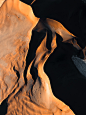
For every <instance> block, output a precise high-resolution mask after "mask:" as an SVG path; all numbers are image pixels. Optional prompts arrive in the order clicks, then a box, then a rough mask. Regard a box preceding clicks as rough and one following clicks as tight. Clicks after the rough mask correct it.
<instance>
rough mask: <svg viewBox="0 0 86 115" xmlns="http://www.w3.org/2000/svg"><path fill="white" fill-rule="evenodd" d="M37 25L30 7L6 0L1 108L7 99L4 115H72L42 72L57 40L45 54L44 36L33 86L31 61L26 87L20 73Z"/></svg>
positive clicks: (0, 19)
mask: <svg viewBox="0 0 86 115" xmlns="http://www.w3.org/2000/svg"><path fill="white" fill-rule="evenodd" d="M2 12H3V13H2ZM38 21H39V18H36V17H35V16H34V14H33V11H32V9H31V7H30V6H29V5H26V4H24V3H22V2H20V1H18V0H7V1H5V2H4V4H3V5H2V6H1V8H0V104H1V103H2V102H3V100H5V99H6V98H7V97H8V102H7V103H8V108H7V114H6V115H74V113H73V111H72V110H71V109H70V108H69V106H67V105H66V104H64V103H63V102H62V101H60V100H59V99H57V98H56V97H55V96H54V95H53V92H52V89H51V85H50V81H49V78H48V76H47V75H46V74H45V72H44V69H43V67H44V64H45V62H46V60H47V59H48V57H49V56H50V55H51V53H52V52H53V51H54V49H55V48H56V47H57V46H56V36H54V38H53V40H52V44H51V46H52V50H51V52H50V53H48V49H47V48H46V39H47V33H46V36H45V38H44V39H43V41H42V42H41V44H40V45H39V47H38V48H37V50H36V56H35V58H34V59H36V60H35V64H34V67H36V68H37V70H38V77H37V79H36V82H35V84H34V85H33V82H34V80H33V79H32V75H31V74H30V69H31V66H32V63H33V61H34V59H33V60H32V62H31V63H30V65H29V67H28V71H27V75H26V77H27V85H25V81H24V75H23V73H24V69H25V66H26V56H27V52H28V49H29V42H30V40H31V35H32V29H33V28H34V27H35V26H36V24H37V23H38ZM44 55H45V56H44ZM31 88H32V90H31Z"/></svg>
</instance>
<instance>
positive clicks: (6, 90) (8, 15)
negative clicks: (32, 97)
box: [0, 0, 38, 103]
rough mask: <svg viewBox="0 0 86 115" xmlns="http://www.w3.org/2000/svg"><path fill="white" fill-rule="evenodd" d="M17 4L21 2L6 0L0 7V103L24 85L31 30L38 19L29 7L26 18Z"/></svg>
mask: <svg viewBox="0 0 86 115" xmlns="http://www.w3.org/2000/svg"><path fill="white" fill-rule="evenodd" d="M19 5H20V6H21V3H20V4H19V3H18V1H10V0H8V1H5V2H4V4H3V5H2V7H1V8H0V41H1V42H0V51H1V53H0V70H1V71H0V103H1V102H2V101H3V100H4V99H5V98H7V96H8V95H9V94H10V93H12V92H13V90H14V89H15V88H16V87H19V88H20V87H22V86H23V85H24V77H23V72H24V68H25V65H26V61H25V59H26V55H27V51H28V48H29V42H30V38H31V30H32V28H33V27H34V26H35V24H36V23H37V21H38V19H37V18H35V16H34V14H31V13H32V9H31V7H27V9H29V13H30V14H31V16H32V17H29V16H27V18H26V17H25V15H26V14H25V15H23V14H22V13H21V9H19ZM28 18H29V20H28ZM31 18H32V19H31ZM33 21H35V23H34V22H33ZM32 22H33V23H32ZM18 73H19V75H18ZM18 85H19V86H18Z"/></svg>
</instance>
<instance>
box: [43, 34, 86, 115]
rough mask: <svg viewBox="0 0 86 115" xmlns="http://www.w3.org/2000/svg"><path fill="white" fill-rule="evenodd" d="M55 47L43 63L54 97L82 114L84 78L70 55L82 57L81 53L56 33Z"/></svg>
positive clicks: (79, 114)
mask: <svg viewBox="0 0 86 115" xmlns="http://www.w3.org/2000/svg"><path fill="white" fill-rule="evenodd" d="M56 41H57V44H58V45H57V46H58V47H57V48H56V49H55V50H54V52H53V53H52V54H51V55H50V56H49V58H48V60H47V61H46V63H45V65H44V71H45V73H46V74H47V75H48V77H49V79H50V83H51V88H52V91H53V94H54V96H55V97H57V98H59V99H60V100H62V101H63V102H64V103H65V104H67V105H69V107H70V108H71V109H72V110H73V111H74V113H75V114H76V115H82V114H83V115H84V113H85V107H86V92H85V88H86V78H85V76H83V75H82V74H81V73H80V72H79V71H78V69H77V68H76V67H75V65H74V63H73V61H72V59H71V57H72V56H73V55H74V56H78V57H81V58H82V59H83V53H82V54H80V53H79V50H77V49H76V48H75V47H73V45H72V44H70V43H63V42H61V37H60V36H59V35H58V34H57V40H56Z"/></svg>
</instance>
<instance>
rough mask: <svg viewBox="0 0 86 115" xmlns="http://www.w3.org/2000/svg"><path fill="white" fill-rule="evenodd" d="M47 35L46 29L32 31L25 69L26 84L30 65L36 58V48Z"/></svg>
mask: <svg viewBox="0 0 86 115" xmlns="http://www.w3.org/2000/svg"><path fill="white" fill-rule="evenodd" d="M45 35H46V30H43V31H41V32H37V31H35V30H34V31H32V37H31V41H30V44H29V50H28V54H27V57H26V67H25V70H24V79H25V84H27V79H26V74H27V69H28V66H29V65H30V63H31V61H32V60H33V59H34V58H35V54H36V50H37V48H38V46H39V45H40V43H41V42H42V40H43V39H44V37H45Z"/></svg>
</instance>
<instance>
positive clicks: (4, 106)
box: [0, 99, 8, 115]
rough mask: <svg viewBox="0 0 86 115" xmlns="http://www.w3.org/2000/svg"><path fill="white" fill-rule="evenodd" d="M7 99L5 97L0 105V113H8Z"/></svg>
mask: <svg viewBox="0 0 86 115" xmlns="http://www.w3.org/2000/svg"><path fill="white" fill-rule="evenodd" d="M7 107H8V105H7V99H5V100H4V101H3V102H2V104H1V105H0V115H6V113H7Z"/></svg>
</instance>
